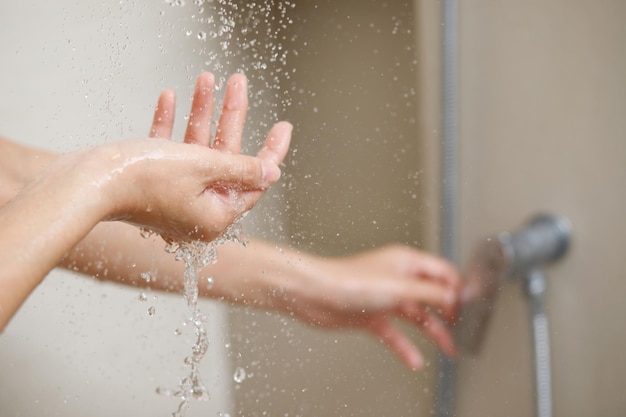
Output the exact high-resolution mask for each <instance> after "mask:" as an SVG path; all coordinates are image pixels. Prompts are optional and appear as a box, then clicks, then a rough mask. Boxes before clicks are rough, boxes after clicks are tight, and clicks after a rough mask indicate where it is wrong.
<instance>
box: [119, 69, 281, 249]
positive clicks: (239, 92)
mask: <svg viewBox="0 0 626 417" xmlns="http://www.w3.org/2000/svg"><path fill="white" fill-rule="evenodd" d="M213 91H214V77H213V75H212V74H210V73H203V74H201V75H200V76H199V77H198V81H197V83H196V88H195V92H194V98H193V102H192V107H191V113H190V115H189V122H188V125H187V130H186V132H185V138H184V142H185V143H177V142H173V141H170V140H169V139H171V135H172V128H173V124H174V115H175V95H174V92H173V91H172V90H165V91H164V92H163V93H162V94H161V96H160V97H159V102H158V105H157V108H156V111H155V115H154V120H153V124H152V128H151V130H150V136H151V137H152V138H153V139H150V140H143V139H141V140H135V141H123V142H119V143H117V144H112V145H111V146H110V147H109V148H110V149H107V151H108V152H109V160H110V162H111V167H110V171H111V172H112V173H113V174H112V175H113V176H115V175H119V176H121V177H124V181H123V182H120V181H117V182H116V184H118V185H116V186H115V188H114V190H113V195H114V196H115V198H114V200H115V201H117V202H118V203H117V204H116V205H115V207H114V210H113V213H112V214H111V216H110V218H111V219H121V220H125V221H127V222H129V223H134V224H138V225H142V226H145V227H148V228H150V229H152V230H154V231H156V232H158V233H160V234H161V235H162V236H163V237H164V238H166V239H167V240H205V241H210V240H213V239H215V238H216V237H217V236H218V235H219V234H220V233H222V232H223V231H224V230H225V229H226V228H227V227H228V226H229V225H230V224H231V223H233V222H234V221H235V220H236V219H237V218H238V217H239V216H241V215H242V214H243V213H244V212H246V211H248V210H250V209H251V208H252V207H253V206H254V205H255V204H256V203H257V201H258V200H259V199H260V198H261V196H262V195H263V193H264V192H265V191H266V190H267V188H268V187H269V186H270V185H271V184H272V183H274V182H275V181H277V180H278V178H279V176H280V169H279V167H278V165H279V164H280V163H281V162H282V161H283V159H284V157H285V155H286V153H287V150H288V147H289V141H290V138H291V130H292V127H291V125H290V124H289V123H287V122H280V123H277V124H276V125H274V127H272V129H271V130H270V132H269V134H268V136H267V138H266V140H265V144H264V146H263V148H262V149H261V151H259V153H258V154H257V156H256V157H253V156H246V155H242V154H240V152H241V141H242V136H243V127H244V122H245V117H246V112H247V109H248V98H247V81H246V78H245V76H243V75H241V74H235V75H233V76H232V77H231V78H230V80H229V82H228V85H227V89H226V95H225V98H224V106H223V111H222V114H221V116H220V119H219V122H218V126H217V129H216V134H215V137H213V138H212V137H211V118H212V114H213V101H214V97H213ZM120 184H121V185H120Z"/></svg>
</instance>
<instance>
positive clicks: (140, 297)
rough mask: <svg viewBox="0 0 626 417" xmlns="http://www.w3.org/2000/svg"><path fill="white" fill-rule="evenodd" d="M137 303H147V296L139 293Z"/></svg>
mask: <svg viewBox="0 0 626 417" xmlns="http://www.w3.org/2000/svg"><path fill="white" fill-rule="evenodd" d="M139 301H148V296H147V295H146V293H145V292H140V293H139Z"/></svg>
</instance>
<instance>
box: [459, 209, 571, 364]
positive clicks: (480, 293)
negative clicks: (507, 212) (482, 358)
mask: <svg viewBox="0 0 626 417" xmlns="http://www.w3.org/2000/svg"><path fill="white" fill-rule="evenodd" d="M570 235H571V225H570V222H569V221H568V220H567V219H565V218H563V217H559V216H550V215H540V216H536V217H534V218H532V219H531V221H530V222H528V224H527V225H526V226H525V227H523V228H522V229H521V230H519V231H517V232H515V233H508V232H503V233H500V234H498V235H496V236H495V237H490V238H487V239H485V240H484V241H482V242H481V243H480V244H479V245H478V247H477V249H476V251H475V252H474V254H473V256H472V257H471V258H470V260H469V262H468V264H467V266H466V269H465V276H466V280H465V285H464V288H463V294H462V306H461V315H460V318H459V321H458V322H457V326H456V329H455V331H456V334H455V337H456V342H457V344H458V345H459V347H461V348H462V349H463V350H465V351H467V352H470V353H477V352H478V351H479V350H480V346H481V344H482V341H483V339H484V335H485V330H486V328H487V325H488V323H489V319H490V318H491V315H492V313H493V310H494V307H495V302H496V299H497V296H498V294H499V292H500V289H501V287H502V285H503V284H504V283H505V282H506V281H507V280H511V279H515V278H522V277H524V276H525V275H526V274H527V273H528V272H529V271H531V270H533V269H535V268H538V267H540V266H542V265H545V264H548V263H551V262H554V261H556V260H558V259H560V258H561V257H563V255H565V253H566V252H567V249H568V247H569V243H570Z"/></svg>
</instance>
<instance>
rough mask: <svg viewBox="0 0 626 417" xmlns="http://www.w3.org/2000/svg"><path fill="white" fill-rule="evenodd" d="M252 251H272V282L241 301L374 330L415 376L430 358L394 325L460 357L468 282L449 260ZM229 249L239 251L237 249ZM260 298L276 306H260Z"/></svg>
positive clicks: (316, 322) (386, 252)
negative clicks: (459, 327) (460, 311)
mask: <svg viewBox="0 0 626 417" xmlns="http://www.w3.org/2000/svg"><path fill="white" fill-rule="evenodd" d="M250 249H251V250H255V251H256V252H258V253H263V252H267V253H265V254H263V255H259V256H264V258H265V259H268V261H266V262H267V263H268V265H267V266H265V268H264V270H265V271H266V275H267V276H266V277H265V278H263V277H262V278H261V279H265V280H266V282H265V283H264V284H263V285H260V284H259V283H257V284H256V285H254V286H253V285H250V284H248V286H247V288H242V287H239V288H237V293H236V294H237V297H240V295H241V294H246V292H248V291H249V292H250V293H251V295H250V296H246V298H247V299H248V300H249V301H250V302H251V303H256V304H257V305H261V306H262V305H266V306H270V307H271V308H273V309H276V310H281V311H284V312H287V313H291V314H293V315H295V316H296V317H298V318H299V319H301V320H303V321H304V322H306V323H309V324H311V325H313V326H318V327H325V328H337V329H339V328H346V327H356V328H361V329H363V330H366V331H369V332H371V333H372V334H373V335H375V336H376V337H377V338H379V339H380V340H381V341H383V342H384V343H385V344H386V345H387V346H388V347H389V348H390V349H391V350H392V351H393V352H394V353H395V354H396V355H397V356H398V357H399V358H400V359H401V360H402V361H403V362H404V363H405V364H406V365H407V366H408V367H409V368H412V369H420V368H421V367H422V365H423V357H422V355H421V353H420V352H419V349H418V348H417V347H416V346H415V344H414V343H413V342H412V341H411V339H410V338H409V336H408V335H406V334H405V331H403V330H402V329H401V328H399V327H398V326H396V324H395V323H394V319H401V320H404V321H406V322H408V323H411V324H412V325H415V326H417V327H418V328H419V329H420V330H421V331H422V332H423V333H424V334H425V335H426V336H428V337H429V338H430V339H431V340H432V341H433V342H434V343H435V344H436V345H437V346H438V347H439V348H440V349H441V350H442V351H443V352H444V353H446V354H448V355H450V356H454V355H455V354H456V349H455V346H454V342H453V338H452V335H451V332H450V330H449V327H448V326H447V325H446V322H451V321H453V320H454V319H455V318H456V314H457V303H458V296H459V292H460V287H461V280H460V278H459V275H458V274H457V272H456V270H455V268H454V267H452V266H451V265H450V264H448V263H447V262H446V261H444V260H442V259H440V258H438V257H436V256H433V255H430V254H427V253H425V252H421V251H418V250H416V249H413V248H411V247H408V246H402V245H393V246H386V247H382V248H379V249H375V250H372V251H368V252H363V253H360V254H357V255H354V256H350V257H340V258H320V257H315V256H310V255H305V254H296V253H293V252H291V251H289V250H282V249H281V250H280V252H279V253H275V254H274V255H271V252H272V250H271V249H270V248H267V247H266V248H264V245H261V244H260V243H257V242H251V245H250V247H249V250H250ZM229 250H232V251H233V252H234V251H236V250H237V249H236V248H234V247H233V246H232V245H231V246H230V247H229ZM225 255H226V256H230V255H228V254H225V252H224V250H222V252H221V254H220V256H221V258H220V259H221V261H223V259H224V258H225ZM232 257H233V258H234V254H233V256H232ZM260 262H261V261H260ZM233 263H235V262H233ZM214 267H215V268H219V267H220V265H219V263H218V264H217V265H215V266H214ZM244 268H245V266H244ZM257 268H258V266H257ZM250 273H251V274H253V273H254V271H250ZM270 274H271V276H272V277H277V278H275V279H272V278H270ZM287 277H288V278H287ZM272 288H273V289H274V290H272ZM246 290H248V291H246ZM259 293H265V294H266V295H267V297H268V299H266V300H265V302H263V301H261V302H259V300H258V299H259V298H260V297H259V296H258V294H259ZM226 298H229V297H228V295H226ZM238 301H239V302H241V301H242V300H238Z"/></svg>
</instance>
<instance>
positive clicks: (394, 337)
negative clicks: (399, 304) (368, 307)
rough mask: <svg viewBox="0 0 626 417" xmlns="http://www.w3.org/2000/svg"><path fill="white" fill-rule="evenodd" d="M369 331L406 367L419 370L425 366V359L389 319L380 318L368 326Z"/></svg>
mask: <svg viewBox="0 0 626 417" xmlns="http://www.w3.org/2000/svg"><path fill="white" fill-rule="evenodd" d="M368 329H369V330H370V331H371V332H372V333H374V334H375V335H376V336H377V337H379V338H380V340H381V341H382V342H383V343H385V344H386V345H387V347H389V349H391V351H392V352H394V353H395V354H396V355H397V356H398V357H399V358H400V360H402V362H404V364H405V365H406V366H408V367H409V368H411V369H414V370H419V369H421V368H422V367H423V366H424V358H423V357H422V355H421V353H420V352H419V350H418V349H417V348H416V347H415V345H414V344H413V342H412V341H411V340H410V339H409V338H408V337H407V336H406V335H405V334H404V333H403V332H402V331H401V330H400V329H398V328H397V327H395V326H394V325H393V324H392V323H391V321H390V320H389V319H388V318H386V317H385V318H378V319H375V320H374V321H372V322H371V323H370V324H369V325H368Z"/></svg>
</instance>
